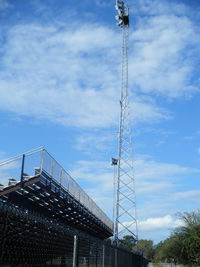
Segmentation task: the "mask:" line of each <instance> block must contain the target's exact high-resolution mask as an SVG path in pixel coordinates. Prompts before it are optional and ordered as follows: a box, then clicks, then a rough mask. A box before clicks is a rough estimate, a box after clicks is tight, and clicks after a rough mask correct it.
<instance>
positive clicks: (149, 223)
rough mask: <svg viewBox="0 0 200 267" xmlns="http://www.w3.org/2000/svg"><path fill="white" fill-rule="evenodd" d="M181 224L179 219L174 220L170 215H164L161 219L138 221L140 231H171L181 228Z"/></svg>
mask: <svg viewBox="0 0 200 267" xmlns="http://www.w3.org/2000/svg"><path fill="white" fill-rule="evenodd" d="M182 225H183V223H182V222H181V220H179V219H174V218H173V217H172V216H171V215H169V214H168V215H165V216H163V217H154V218H147V219H146V220H143V221H140V222H139V223H138V227H139V229H140V231H152V230H160V229H173V228H176V227H179V226H182Z"/></svg>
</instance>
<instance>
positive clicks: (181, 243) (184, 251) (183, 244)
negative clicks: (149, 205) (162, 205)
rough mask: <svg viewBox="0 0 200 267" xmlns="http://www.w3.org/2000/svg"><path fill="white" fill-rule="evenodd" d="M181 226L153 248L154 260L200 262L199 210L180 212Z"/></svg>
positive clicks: (184, 262) (197, 263)
mask: <svg viewBox="0 0 200 267" xmlns="http://www.w3.org/2000/svg"><path fill="white" fill-rule="evenodd" d="M179 218H180V219H181V220H182V222H183V226H181V227H179V228H177V229H176V230H175V231H174V232H173V233H172V235H171V237H170V238H168V239H166V240H165V241H164V242H161V243H159V244H158V245H157V246H156V248H155V257H154V260H155V261H165V260H167V261H168V262H172V261H174V262H175V263H182V264H190V265H191V264H194V265H199V264H200V211H197V212H191V213H180V214H179Z"/></svg>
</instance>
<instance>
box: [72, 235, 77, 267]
mask: <svg viewBox="0 0 200 267" xmlns="http://www.w3.org/2000/svg"><path fill="white" fill-rule="evenodd" d="M72 266H73V267H78V236H77V235H75V236H74V250H73V265H72Z"/></svg>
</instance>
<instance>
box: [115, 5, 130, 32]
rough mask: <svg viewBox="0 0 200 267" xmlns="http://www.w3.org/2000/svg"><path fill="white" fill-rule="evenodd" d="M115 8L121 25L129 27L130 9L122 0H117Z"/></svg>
mask: <svg viewBox="0 0 200 267" xmlns="http://www.w3.org/2000/svg"><path fill="white" fill-rule="evenodd" d="M115 8H116V10H117V12H118V15H116V16H115V18H116V20H117V22H118V23H117V25H118V26H119V27H129V9H128V8H127V6H126V5H125V4H124V1H122V0H116V5H115Z"/></svg>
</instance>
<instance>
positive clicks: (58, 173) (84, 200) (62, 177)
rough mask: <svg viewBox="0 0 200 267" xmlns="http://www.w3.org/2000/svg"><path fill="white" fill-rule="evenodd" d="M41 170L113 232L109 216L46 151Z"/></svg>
mask: <svg viewBox="0 0 200 267" xmlns="http://www.w3.org/2000/svg"><path fill="white" fill-rule="evenodd" d="M40 169H41V170H42V171H45V172H46V173H48V174H49V175H50V176H51V177H52V178H53V179H55V180H56V181H57V183H59V184H60V186H62V187H63V188H64V189H65V190H67V191H68V193H69V194H70V195H71V196H73V197H74V198H75V199H76V200H78V201H79V202H80V203H81V204H82V205H84V206H85V207H86V208H87V209H88V210H89V211H90V212H92V213H93V214H94V215H95V216H96V217H98V218H99V219H100V220H101V221H102V222H103V223H104V224H105V225H107V226H108V227H109V228H110V229H112V230H113V222H112V221H111V220H110V219H109V218H108V216H107V215H106V214H105V213H104V212H103V211H102V210H101V209H100V207H99V206H98V205H97V204H96V203H95V202H94V201H93V200H92V199H91V198H90V197H89V196H88V195H87V193H86V192H85V191H84V190H83V189H82V188H81V187H80V186H79V185H78V183H77V182H76V181H75V180H74V179H73V178H72V177H71V175H70V174H69V173H68V172H67V171H65V169H64V168H63V167H62V166H61V165H60V164H59V163H58V162H57V161H56V160H55V159H54V158H53V157H52V156H51V155H50V154H49V153H48V152H47V151H46V150H45V149H43V150H42V154H41V166H40Z"/></svg>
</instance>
